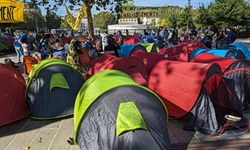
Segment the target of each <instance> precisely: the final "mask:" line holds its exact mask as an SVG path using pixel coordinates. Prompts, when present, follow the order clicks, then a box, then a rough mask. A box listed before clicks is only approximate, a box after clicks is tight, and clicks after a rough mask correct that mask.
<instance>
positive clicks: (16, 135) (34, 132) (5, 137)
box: [0, 39, 250, 150]
mask: <svg viewBox="0 0 250 150" xmlns="http://www.w3.org/2000/svg"><path fill="white" fill-rule="evenodd" d="M237 42H238V43H243V44H244V45H246V46H247V47H248V48H249V49H250V40H248V39H241V40H237ZM7 57H9V58H11V59H12V60H13V61H15V62H16V54H15V53H13V54H8V55H4V56H0V63H3V60H4V58H7ZM246 117H248V118H249V119H250V115H249V114H247V115H246ZM168 128H169V137H170V141H171V145H172V148H173V149H197V150H198V149H250V148H249V147H250V144H249V140H250V132H249V131H248V132H240V131H238V130H230V131H227V132H225V133H224V134H222V135H220V136H216V137H209V136H207V135H204V134H202V133H200V132H192V131H184V130H183V129H182V126H181V125H179V124H176V123H173V122H171V121H169V122H168ZM70 137H74V128H73V116H72V117H66V118H63V119H55V120H43V121H38V120H33V119H31V118H30V117H26V118H24V119H22V120H19V121H17V122H14V123H11V124H8V125H5V126H1V127H0V150H25V149H28V148H29V149H30V150H77V149H79V148H78V146H75V145H69V144H68V143H67V140H68V139H69V138H70Z"/></svg>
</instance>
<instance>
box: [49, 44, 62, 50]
mask: <svg viewBox="0 0 250 150" xmlns="http://www.w3.org/2000/svg"><path fill="white" fill-rule="evenodd" d="M51 47H52V48H53V49H56V50H62V49H63V47H62V46H61V45H60V43H59V42H56V43H55V45H52V46H51Z"/></svg>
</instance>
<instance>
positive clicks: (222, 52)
mask: <svg viewBox="0 0 250 150" xmlns="http://www.w3.org/2000/svg"><path fill="white" fill-rule="evenodd" d="M202 53H210V54H213V55H215V56H221V57H227V58H232V59H238V58H237V55H236V53H235V51H234V50H232V49H229V50H222V49H201V48H198V49H196V50H195V51H194V52H193V53H192V55H191V57H190V59H189V61H191V60H192V59H193V58H194V57H196V56H197V55H199V54H202Z"/></svg>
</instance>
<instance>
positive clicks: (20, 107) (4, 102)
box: [0, 64, 29, 126]
mask: <svg viewBox="0 0 250 150" xmlns="http://www.w3.org/2000/svg"><path fill="white" fill-rule="evenodd" d="M0 83H1V84H0V97H1V99H0V107H1V108H0V126H2V125H5V124H8V123H11V122H14V121H17V120H19V119H22V118H24V117H26V116H27V115H28V114H29V110H28V107H27V104H26V101H25V89H26V83H25V80H24V78H23V76H22V74H21V73H20V72H19V71H17V70H16V69H15V68H13V67H11V66H8V65H5V64H0Z"/></svg>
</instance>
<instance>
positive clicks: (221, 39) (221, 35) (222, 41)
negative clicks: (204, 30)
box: [216, 28, 225, 49]
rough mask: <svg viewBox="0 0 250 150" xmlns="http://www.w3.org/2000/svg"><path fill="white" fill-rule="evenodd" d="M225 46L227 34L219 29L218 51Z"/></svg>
mask: <svg viewBox="0 0 250 150" xmlns="http://www.w3.org/2000/svg"><path fill="white" fill-rule="evenodd" d="M224 44H225V33H224V32H223V30H222V28H218V32H217V37H216V49H217V48H219V47H220V46H222V45H224Z"/></svg>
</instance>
